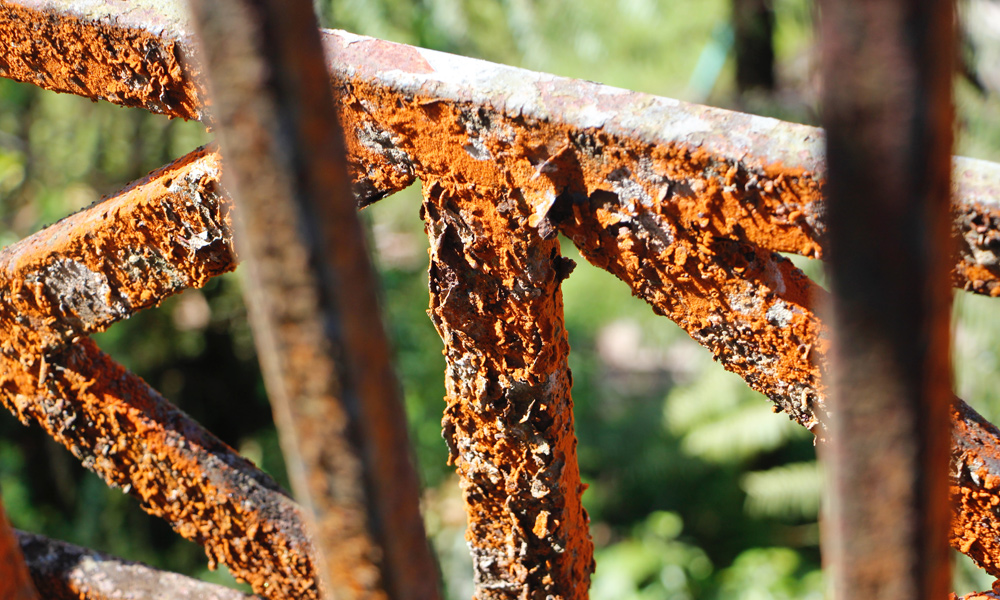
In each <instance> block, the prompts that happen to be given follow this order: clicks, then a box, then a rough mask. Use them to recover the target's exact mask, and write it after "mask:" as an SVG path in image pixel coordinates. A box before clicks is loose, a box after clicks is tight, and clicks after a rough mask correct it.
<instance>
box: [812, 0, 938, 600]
mask: <svg viewBox="0 0 1000 600" xmlns="http://www.w3.org/2000/svg"><path fill="white" fill-rule="evenodd" d="M820 9H821V35H822V50H823V60H822V68H823V73H824V92H823V120H824V125H825V126H826V128H827V160H828V168H829V179H828V188H827V190H828V197H829V203H828V224H829V234H830V240H829V242H830V243H829V248H830V254H829V257H830V259H831V263H830V276H831V288H832V292H833V301H832V309H831V316H832V331H833V338H834V349H833V360H832V365H831V366H832V375H833V383H834V391H833V396H832V398H831V403H830V407H829V408H830V412H831V436H830V437H831V441H830V443H829V446H828V447H827V448H826V449H825V450H826V453H825V457H826V459H827V460H828V461H829V465H830V469H829V471H830V473H831V491H832V498H831V500H830V505H829V507H828V508H829V518H828V519H827V520H826V522H825V530H824V533H825V537H824V551H825V560H826V561H827V562H828V563H829V565H830V567H831V568H832V573H833V582H832V584H833V591H834V594H833V597H834V598H838V599H841V598H842V599H847V598H851V599H854V598H944V597H946V594H947V592H948V588H949V583H950V581H949V563H950V560H949V554H948V544H947V532H948V526H949V520H950V510H949V504H948V479H947V471H948V447H949V441H950V439H949V437H950V436H949V433H950V432H949V428H948V420H949V403H950V401H951V398H952V396H951V375H950V364H949V356H948V335H949V334H948V319H949V304H950V290H949V286H948V281H947V278H946V273H947V264H948V262H949V259H950V258H951V256H952V252H951V248H950V246H949V243H948V242H949V239H948V226H949V216H948V200H949V168H950V158H949V156H950V151H951V138H952V134H951V126H952V105H951V83H952V72H953V62H954V60H955V47H954V32H953V29H954V23H955V15H954V13H953V6H952V3H951V2H939V1H930V0H924V1H918V2H911V1H903V0H866V1H863V2H859V1H855V2H844V1H842V0H822V1H821V2H820Z"/></svg>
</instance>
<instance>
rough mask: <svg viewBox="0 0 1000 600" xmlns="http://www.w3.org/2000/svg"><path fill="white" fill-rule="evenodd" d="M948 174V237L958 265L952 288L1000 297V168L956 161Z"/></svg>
mask: <svg viewBox="0 0 1000 600" xmlns="http://www.w3.org/2000/svg"><path fill="white" fill-rule="evenodd" d="M954 164H955V170H954V171H953V173H952V180H953V181H952V187H953V188H954V191H953V197H954V198H961V199H962V201H960V202H955V203H953V204H952V209H951V211H952V237H953V238H954V239H955V240H957V244H956V246H957V247H958V250H959V262H958V263H957V264H956V265H955V268H954V272H953V273H952V281H953V283H954V285H955V287H960V288H963V289H965V290H967V291H970V292H975V293H977V294H985V295H988V296H1000V200H998V199H1000V165H997V164H995V163H988V162H985V161H981V160H974V159H971V158H956V159H955V163H954Z"/></svg>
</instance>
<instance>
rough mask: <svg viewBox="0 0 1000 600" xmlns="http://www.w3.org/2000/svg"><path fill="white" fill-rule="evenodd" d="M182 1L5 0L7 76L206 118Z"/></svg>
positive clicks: (2, 39)
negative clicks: (186, 62) (190, 58)
mask: <svg viewBox="0 0 1000 600" xmlns="http://www.w3.org/2000/svg"><path fill="white" fill-rule="evenodd" d="M185 19H186V16H185V15H184V14H183V4H181V3H179V2H177V3H169V2H159V1H157V0H105V1H102V2H87V1H85V0H69V1H59V0H16V1H7V0H4V1H2V2H0V76H3V77H8V78H10V79H16V80H18V81H26V82H28V83H32V84H34V85H37V86H39V87H43V88H45V89H49V90H54V91H57V92H68V93H70V94H77V95H80V96H86V97H88V98H93V99H95V100H96V99H102V100H108V101H110V102H114V103H115V104H121V105H123V106H138V107H142V108H145V109H147V110H151V111H153V112H156V113H162V114H165V115H169V116H171V117H182V118H185V119H199V118H201V117H202V109H203V105H204V94H203V92H201V91H200V89H199V84H198V77H197V73H195V72H193V71H192V70H191V67H190V65H188V67H187V70H185V69H184V68H182V66H183V64H184V63H183V62H182V59H183V58H184V56H185V55H186V54H187V53H188V52H189V49H190V47H191V45H192V40H191V37H190V34H188V33H186V32H185V30H184V29H183V28H182V27H177V26H176V24H177V23H178V22H180V21H183V20H185Z"/></svg>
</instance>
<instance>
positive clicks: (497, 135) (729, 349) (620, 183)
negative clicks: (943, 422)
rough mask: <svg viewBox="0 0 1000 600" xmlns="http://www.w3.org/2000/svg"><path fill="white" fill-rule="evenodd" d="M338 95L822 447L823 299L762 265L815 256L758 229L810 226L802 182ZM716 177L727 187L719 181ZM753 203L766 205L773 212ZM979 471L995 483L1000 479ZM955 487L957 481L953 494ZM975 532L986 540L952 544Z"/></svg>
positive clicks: (364, 87)
mask: <svg viewBox="0 0 1000 600" xmlns="http://www.w3.org/2000/svg"><path fill="white" fill-rule="evenodd" d="M340 97H341V98H343V99H344V103H345V105H344V109H343V112H342V115H343V118H344V121H345V124H346V128H347V130H348V131H357V130H359V128H360V126H361V125H362V124H363V123H368V124H374V125H369V127H370V128H371V129H373V130H375V131H378V132H380V133H379V135H380V139H393V140H396V141H395V143H396V144H397V145H396V147H395V149H396V153H395V154H394V155H393V156H395V157H397V158H398V157H401V156H406V157H412V160H413V164H412V171H413V174H414V176H416V177H419V178H421V179H424V180H425V181H432V182H433V181H439V180H440V181H443V182H445V183H444V184H442V185H444V186H445V189H448V190H458V191H459V192H458V193H461V194H466V193H469V191H471V190H477V191H479V190H484V189H492V188H504V187H506V188H509V189H513V190H517V192H516V194H515V195H517V197H518V198H520V199H521V200H519V201H517V202H509V201H507V200H504V199H503V198H502V197H498V198H497V201H498V202H501V203H502V204H505V205H506V206H507V207H512V208H513V209H514V212H515V213H517V214H516V216H511V217H509V219H510V227H511V228H515V229H516V228H521V229H534V230H537V231H539V232H542V233H545V232H547V233H549V234H551V232H553V231H555V230H559V231H561V232H563V233H565V234H566V235H567V236H568V237H570V238H571V239H572V240H573V241H574V243H575V244H576V245H577V246H578V247H579V248H580V250H581V253H582V254H583V255H584V256H585V257H587V259H588V260H590V261H591V262H593V263H594V264H595V265H597V266H599V267H601V268H604V269H606V270H609V271H611V272H612V273H614V274H615V275H617V276H618V277H619V278H621V279H622V280H623V281H625V283H627V284H628V285H629V286H630V287H631V289H632V291H633V293H634V294H635V295H637V296H639V297H641V298H643V299H645V300H646V301H647V302H649V303H650V305H651V306H652V307H653V309H654V311H656V312H658V313H660V314H663V315H666V316H668V317H669V318H671V319H672V320H674V321H676V322H678V323H679V324H680V325H681V326H682V327H684V329H685V330H686V331H687V332H688V333H689V334H690V335H691V336H692V337H693V338H694V339H695V340H697V341H698V342H699V343H701V344H702V345H704V346H705V347H706V348H708V349H709V350H710V351H711V352H712V353H713V355H714V356H715V357H716V358H717V360H719V362H720V363H721V364H722V365H723V366H724V367H725V368H726V369H728V370H730V371H733V372H735V373H738V374H739V375H740V376H742V377H743V378H744V379H745V380H746V381H747V383H748V384H749V385H750V386H751V387H753V388H754V389H756V390H758V391H760V392H762V393H764V394H765V395H767V396H768V397H769V398H771V400H772V401H773V402H774V403H775V406H776V408H780V409H781V410H783V411H785V412H787V413H788V415H789V416H790V417H791V418H793V419H794V420H795V421H797V422H799V423H800V424H802V425H803V426H805V427H807V428H809V429H810V430H811V431H812V432H813V433H814V434H816V435H817V436H819V437H823V436H824V435H825V433H824V429H823V420H824V414H825V410H826V408H825V403H826V391H825V388H824V385H823V383H822V374H823V365H824V364H825V356H826V352H827V349H828V342H827V340H826V337H825V334H824V330H823V327H822V324H821V323H820V321H819V319H818V318H817V316H816V314H815V312H814V307H815V306H816V305H817V304H818V303H820V302H821V301H822V297H823V296H824V294H825V292H824V291H823V290H822V289H821V288H819V287H818V286H816V285H815V284H814V283H813V282H811V281H810V280H809V279H808V278H806V277H805V276H804V275H803V274H802V273H801V272H800V271H799V270H798V269H796V268H795V267H794V266H793V265H792V264H791V263H790V262H789V261H788V260H786V259H784V258H782V257H781V256H780V255H778V254H776V253H774V252H772V251H771V248H773V247H775V244H778V245H779V246H780V247H781V248H782V249H789V248H792V249H793V250H794V249H795V247H796V245H798V244H800V245H799V246H797V250H795V251H798V252H800V253H802V254H807V255H808V254H819V246H817V245H813V244H814V242H813V241H810V238H809V237H808V236H803V235H802V232H803V231H804V230H803V229H802V228H799V229H795V228H790V229H789V228H786V227H778V226H775V225H774V224H773V223H772V222H771V220H769V219H771V216H773V215H779V214H782V213H784V214H785V215H786V218H787V219H788V220H789V221H790V222H796V223H798V222H802V221H801V220H802V219H806V217H807V216H808V215H806V214H805V213H802V212H799V213H798V214H796V212H797V211H796V210H788V209H787V207H788V206H789V205H790V203H791V201H792V199H793V198H795V197H799V196H800V195H802V194H806V196H807V197H808V195H809V194H812V193H813V192H814V191H815V190H814V188H813V187H810V186H811V185H812V184H809V185H808V186H806V187H805V188H801V186H802V185H803V182H802V179H797V178H799V177H800V176H801V175H802V174H801V173H798V174H797V173H796V172H793V171H787V172H784V173H782V172H772V173H771V175H770V176H769V177H767V178H760V177H756V176H754V175H750V174H749V173H746V174H744V171H742V170H741V169H740V168H739V166H738V165H736V166H734V165H719V164H717V163H713V159H712V157H711V156H709V155H708V154H706V153H704V152H703V151H700V150H698V149H697V148H695V149H685V148H684V147H682V146H676V147H674V148H673V149H672V150H671V149H669V148H668V149H663V148H654V147H649V146H646V147H638V146H635V145H634V144H632V142H629V141H628V140H624V141H623V140H621V139H619V138H616V137H614V136H610V135H608V134H606V133H603V132H601V131H590V132H586V134H585V135H582V134H580V133H579V132H576V131H574V130H572V129H571V128H568V127H565V126H563V125H560V124H559V123H552V122H538V121H533V120H531V119H529V118H526V117H520V118H517V119H514V118H510V117H507V116H505V115H503V114H502V113H500V112H499V111H497V110H494V109H492V108H490V107H489V106H476V105H474V104H471V103H467V104H463V103H460V102H444V101H440V100H438V99H435V98H433V97H430V96H421V95H419V94H413V95H408V96H393V95H388V94H385V93H384V90H382V89H380V88H379V87H378V86H371V85H369V84H367V83H366V82H364V81H362V80H360V79H358V80H354V81H353V82H352V83H351V85H349V86H347V87H346V88H345V89H344V90H342V93H341V95H340ZM348 143H349V145H351V147H350V149H351V152H352V156H354V157H355V159H356V160H357V162H356V166H355V168H356V173H357V174H358V175H357V176H358V177H362V178H367V180H368V182H367V183H366V187H367V188H368V189H375V190H381V191H380V193H382V194H384V193H391V191H394V188H395V187H396V186H398V185H401V182H400V179H399V176H400V174H401V173H403V172H404V171H401V170H400V169H399V168H397V166H396V165H395V164H394V163H393V162H391V161H389V160H387V159H386V158H385V156H386V155H385V154H379V153H376V152H374V151H373V150H372V145H370V144H369V145H368V146H364V145H362V144H360V143H356V142H352V140H351V137H350V136H348ZM643 165H645V166H643ZM650 165H655V167H654V166H650ZM633 169H635V170H633ZM638 169H646V171H645V172H647V173H648V172H650V170H651V169H652V170H653V171H654V172H659V173H661V174H664V176H663V177H662V179H661V180H660V185H658V186H651V185H649V182H650V181H651V179H650V178H648V177H645V178H644V177H634V176H633V174H634V173H636V172H640V171H638ZM720 169H724V176H725V177H726V178H729V182H728V183H725V180H723V182H722V183H720V182H719V181H718V180H717V179H716V178H715V174H716V173H718V172H719V170H720ZM977 172H978V171H977ZM667 175H669V176H667ZM741 177H748V179H746V180H743V179H740V178H741ZM755 177H756V180H755ZM741 182H742V183H741ZM751 184H752V186H759V187H760V189H761V190H762V191H763V192H764V194H771V193H773V194H776V196H775V198H776V200H774V201H772V202H770V203H768V202H767V201H754V202H749V203H742V200H740V199H739V198H738V197H737V195H738V193H739V187H740V185H743V186H744V187H746V186H747V185H751ZM962 185H965V184H962ZM977 185H978V184H977ZM796 186H798V187H796ZM965 187H968V186H965ZM979 187H980V188H982V186H979ZM986 187H987V188H988V185H987V186H986ZM816 189H818V188H816ZM963 189H964V188H963ZM983 189H986V188H983ZM462 190H465V191H462ZM776 190H777V191H776ZM810 190H812V191H810ZM980 191H982V189H981V190H980ZM777 199H781V200H780V202H779V201H778V200H777ZM738 200H740V202H741V203H737V201H738ZM762 205H765V206H766V205H769V206H771V208H769V209H767V210H769V211H771V212H770V213H767V212H766V211H763V210H762V209H761V206H762ZM727 206H728V207H729V208H726V207H727ZM783 207H785V208H783ZM734 211H735V212H734ZM739 211H745V214H743V215H742V216H741V217H740V218H741V219H743V220H736V217H737V216H738V215H737V214H736V213H737V212H739ZM717 212H719V213H721V216H720V214H717ZM974 214H978V212H975V213H974ZM769 215H771V216H769ZM765 217H767V218H765ZM723 218H725V220H726V221H727V223H726V225H724V226H723V225H722V224H720V219H723ZM730 219H733V220H732V221H730ZM744 223H751V224H752V223H758V224H757V225H754V226H755V227H757V233H756V234H753V235H750V234H748V233H747V231H746V230H743V229H741V228H742V227H743V224H744ZM804 223H806V224H808V223H809V221H808V219H807V220H806V221H804ZM730 236H732V237H735V238H739V239H732V238H731V237H730ZM748 239H753V240H757V241H759V242H761V244H760V245H758V244H754V243H750V242H749V241H746V240H748ZM775 239H776V240H779V242H780V243H779V242H775V241H773V240H775ZM782 239H783V240H784V241H780V240H782ZM739 240H743V241H739ZM767 240H771V241H767ZM796 240H797V241H796ZM765 242H766V243H765ZM473 259H474V257H473ZM469 264H470V265H472V264H473V263H472V262H470V263H469ZM980 289H981V290H983V289H986V288H980ZM966 408H967V407H966ZM968 411H971V409H968ZM963 414H964V415H968V414H974V412H966V413H963ZM983 423H985V422H983ZM983 423H980V422H978V421H976V420H975V419H971V418H963V419H961V420H959V421H956V423H955V425H956V427H957V429H956V431H959V432H960V437H961V439H959V440H957V441H956V442H955V444H954V445H953V454H954V455H956V456H958V455H960V454H961V452H962V450H961V447H962V446H963V445H971V446H972V447H978V444H980V443H982V444H985V447H984V450H985V449H987V448H990V447H992V445H994V444H996V442H997V439H996V438H994V437H991V436H986V435H980V434H981V433H982V432H983V431H984V424H983ZM963 436H964V437H963ZM988 470H989V472H992V473H997V474H1000V465H990V466H989V468H988ZM960 479H961V474H960V473H959V472H958V471H955V470H954V469H953V470H952V473H951V481H952V482H953V484H956V485H958V482H959V481H960ZM960 487H961V486H959V487H958V488H956V489H959V488H960ZM967 506H968V510H966V511H963V512H961V513H959V514H958V516H957V517H956V521H955V522H954V523H953V528H952V536H951V539H952V544H953V546H954V547H956V548H958V549H960V550H963V551H968V552H969V554H970V555H972V556H973V557H974V558H975V559H976V560H977V561H978V562H979V563H980V564H981V565H983V566H984V568H986V569H987V570H988V571H990V572H991V573H994V574H1000V568H998V567H997V565H1000V543H998V540H997V536H996V535H995V533H993V534H989V533H987V532H988V531H989V530H992V531H997V530H1000V518H998V517H997V516H996V514H995V513H994V512H993V511H992V510H988V509H987V507H985V506H978V505H974V504H967ZM977 522H979V523H981V524H982V525H976V523H977ZM976 529H979V530H982V535H983V536H988V537H989V541H988V542H986V541H984V542H982V543H980V544H979V545H970V544H969V543H963V542H962V541H961V540H967V539H968V535H967V531H969V530H976ZM979 549H981V551H980V550H979Z"/></svg>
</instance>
